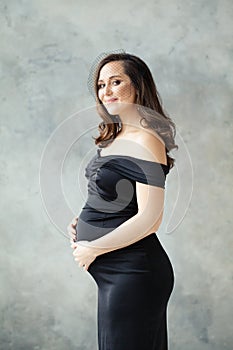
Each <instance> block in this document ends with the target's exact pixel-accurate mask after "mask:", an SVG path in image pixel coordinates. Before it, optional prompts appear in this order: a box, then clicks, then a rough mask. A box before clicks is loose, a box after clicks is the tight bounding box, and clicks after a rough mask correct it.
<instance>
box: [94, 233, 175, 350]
mask: <svg viewBox="0 0 233 350" xmlns="http://www.w3.org/2000/svg"><path fill="white" fill-rule="evenodd" d="M88 272H89V273H90V274H91V276H92V277H93V278H94V280H95V282H96V283H97V286H98V312H97V317H98V345H99V350H167V349H168V331H167V304H168V300H169V297H170V295H171V292H172V290H173V287H174V280H175V279H174V272H173V268H172V265H171V262H170V260H169V258H168V255H167V253H166V252H165V250H164V248H163V246H162V245H161V243H160V241H159V239H158V237H157V235H156V233H153V234H151V235H149V236H147V237H145V238H143V239H141V240H140V241H138V242H135V243H133V244H131V245H129V246H127V247H124V248H121V249H117V250H114V251H111V252H108V253H105V254H102V255H99V256H98V257H97V258H96V259H95V260H94V261H93V262H92V263H91V265H90V266H89V268H88Z"/></svg>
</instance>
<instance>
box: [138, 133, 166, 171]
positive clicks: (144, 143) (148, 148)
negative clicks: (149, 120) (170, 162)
mask: <svg viewBox="0 0 233 350" xmlns="http://www.w3.org/2000/svg"><path fill="white" fill-rule="evenodd" d="M136 142H137V143H138V145H139V146H141V147H140V153H141V157H142V158H143V157H145V158H147V159H148V160H151V161H156V162H158V163H163V164H167V154H166V146H165V143H164V141H163V140H162V138H161V137H160V136H159V135H158V134H157V133H156V132H155V131H153V130H146V131H144V130H143V131H141V132H140V133H139V134H138V135H137V140H136ZM148 157H149V158H151V159H149V158H148Z"/></svg>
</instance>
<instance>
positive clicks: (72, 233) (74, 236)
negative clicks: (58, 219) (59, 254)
mask: <svg viewBox="0 0 233 350" xmlns="http://www.w3.org/2000/svg"><path fill="white" fill-rule="evenodd" d="M77 223H78V217H75V218H74V219H73V220H72V221H71V223H70V224H69V225H68V226H67V231H68V235H69V236H70V243H74V242H75V241H77V232H76V226H77Z"/></svg>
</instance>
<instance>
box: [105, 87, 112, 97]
mask: <svg viewBox="0 0 233 350" xmlns="http://www.w3.org/2000/svg"><path fill="white" fill-rule="evenodd" d="M104 93H105V95H111V93H112V89H111V86H110V85H106V87H105V91H104Z"/></svg>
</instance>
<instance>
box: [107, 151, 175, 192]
mask: <svg viewBox="0 0 233 350" xmlns="http://www.w3.org/2000/svg"><path fill="white" fill-rule="evenodd" d="M104 166H106V167H109V168H110V169H114V171H116V172H118V173H119V174H120V175H122V176H124V177H125V178H128V179H130V180H133V181H136V182H141V183H144V184H148V185H152V186H158V187H162V188H165V181H166V175H167V174H168V172H169V166H168V165H165V164H162V163H156V162H152V161H147V160H143V159H139V158H133V157H121V158H117V159H112V161H110V162H107V163H106V164H105V165H104Z"/></svg>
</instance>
